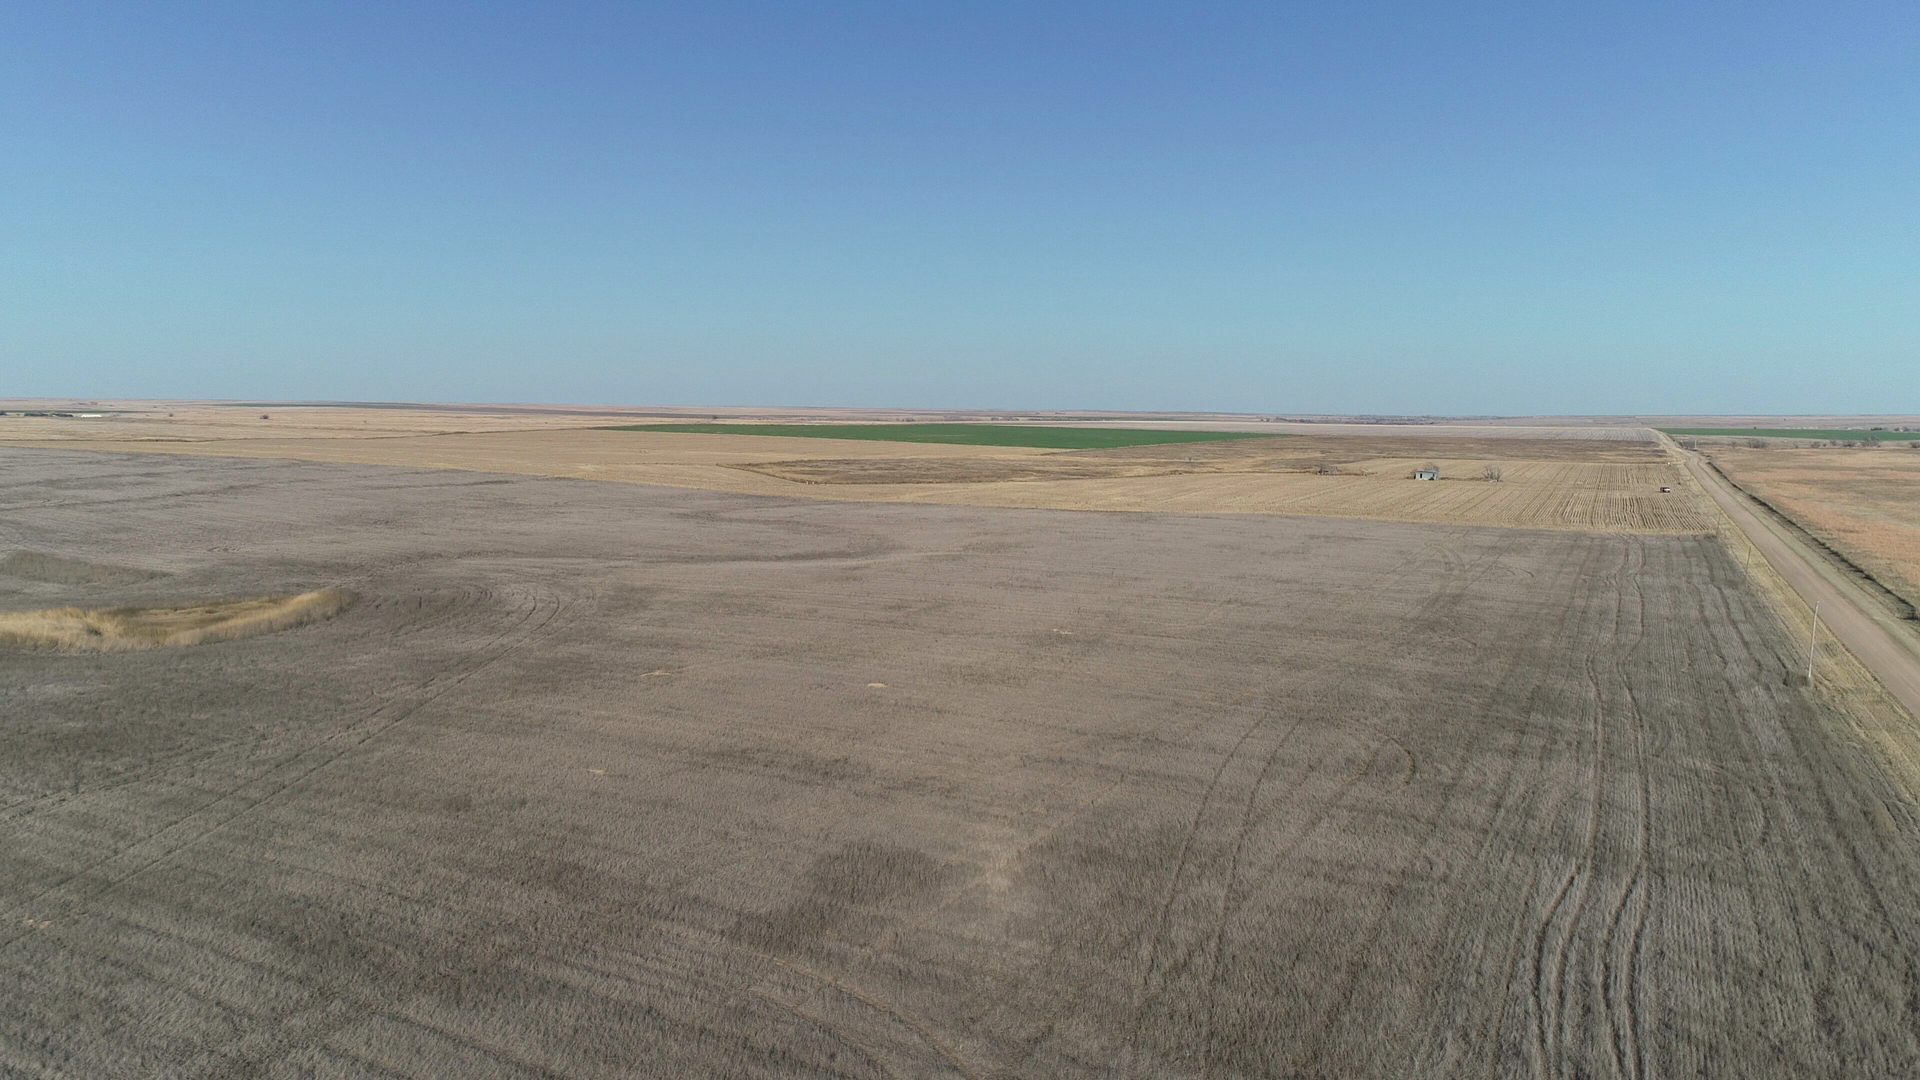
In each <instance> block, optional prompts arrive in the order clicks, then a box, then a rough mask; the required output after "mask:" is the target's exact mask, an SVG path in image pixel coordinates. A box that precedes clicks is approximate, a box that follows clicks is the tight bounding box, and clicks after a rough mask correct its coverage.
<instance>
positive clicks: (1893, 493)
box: [1712, 447, 1920, 607]
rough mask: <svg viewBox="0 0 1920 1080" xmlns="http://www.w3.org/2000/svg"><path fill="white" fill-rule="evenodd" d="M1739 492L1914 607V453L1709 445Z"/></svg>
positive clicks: (1917, 505)
mask: <svg viewBox="0 0 1920 1080" xmlns="http://www.w3.org/2000/svg"><path fill="white" fill-rule="evenodd" d="M1712 456H1713V460H1714V462H1715V463H1716V464H1717V465H1719V466H1720V468H1721V469H1722V470H1723V471H1725V473H1726V474H1727V475H1728V476H1730V477H1732V478H1733V480H1734V482H1736V483H1738V484H1739V485H1740V486H1741V487H1743V488H1745V489H1747V490H1748V491H1750V492H1752V493H1753V494H1755V495H1758V496H1759V497H1761V498H1762V499H1765V500H1766V501H1767V502H1768V503H1770V504H1772V505H1773V506H1774V507H1775V508H1776V509H1778V510H1779V511H1780V512H1781V513H1783V514H1786V515H1787V516H1788V517H1790V518H1792V519H1793V520H1794V522H1795V523H1796V524H1798V525H1800V527H1802V528H1804V529H1806V530H1807V531H1808V532H1810V533H1812V534H1813V535H1814V536H1816V537H1818V538H1819V539H1820V540H1822V541H1823V542H1825V543H1826V544H1828V545H1829V546H1831V547H1833V548H1834V549H1835V550H1837V551H1839V552H1841V553H1842V554H1844V555H1846V556H1847V557H1848V558H1849V559H1851V560H1852V561H1853V562H1854V563H1855V564H1856V565H1858V566H1860V567H1862V568H1863V569H1865V570H1866V571H1867V572H1868V573H1870V574H1872V575H1873V576H1874V577H1875V578H1876V579H1877V580H1879V582H1880V583H1881V584H1882V585H1884V586H1886V587H1887V588H1888V589H1889V590H1891V591H1892V592H1894V593H1895V594H1897V595H1899V596H1900V597H1901V598H1902V599H1904V600H1906V602H1907V603H1909V604H1912V605H1914V606H1915V607H1920V451H1914V450H1906V449H1892V448H1882V449H1855V448H1838V447H1823V448H1820V449H1810V450H1800V449H1784V448H1783V449H1771V448H1770V449H1766V450H1754V449H1748V448H1736V447H1715V448H1714V450H1713V454H1712Z"/></svg>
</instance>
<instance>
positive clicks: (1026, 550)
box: [0, 433, 1920, 1078]
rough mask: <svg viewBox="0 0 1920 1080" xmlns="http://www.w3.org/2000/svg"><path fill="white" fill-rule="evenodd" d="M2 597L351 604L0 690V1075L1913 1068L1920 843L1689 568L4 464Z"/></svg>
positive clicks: (198, 471) (259, 470) (79, 464)
mask: <svg viewBox="0 0 1920 1080" xmlns="http://www.w3.org/2000/svg"><path fill="white" fill-rule="evenodd" d="M608 434H614V433H608ZM621 434H624V433H621ZM689 438H691V436H689ZM1916 456H1920V455H1916ZM1425 486H1426V487H1430V488H1440V487H1444V486H1445V485H1444V484H1428V485H1425ZM0 549H3V550H4V551H6V552H10V553H11V552H24V553H27V554H26V555H25V556H21V557H12V558H9V559H8V560H7V561H5V562H4V563H0V568H4V567H11V568H12V569H11V570H0V609H6V610H25V609H46V608H54V607H62V606H73V607H78V608H85V609H94V608H107V607H115V606H122V605H142V606H155V607H161V606H167V605H188V604H193V603H202V602H207V601H209V600H211V599H215V598H220V597H246V596H283V595H293V594H300V593H303V592H306V591H309V590H315V589H322V588H338V589H347V590H351V591H352V592H353V593H354V594H355V595H356V596H357V597H358V601H357V603H355V604H354V605H352V606H351V607H348V608H345V609H344V610H341V611H340V612H338V613H337V614H335V615H333V616H332V617H331V618H327V619H325V620H322V621H316V622H310V623H307V624H306V625H302V626H298V627H295V628H292V629H287V630H284V631H282V632H279V633H272V634H265V635H261V636H255V637H248V638H243V639H239V640H230V641H220V642H214V643H210V644H204V645H197V646H192V647H182V648H151V649H142V650H129V651H121V652H104V653H62V652H56V651H50V650H32V649H9V650H6V651H0V705H3V707H0V740H4V741H3V743H0V744H3V745H4V746H5V747H6V748H7V752H6V754H5V755H4V757H0V835H4V842H0V1073H3V1074H7V1075H19V1076H31V1077H41V1076H47V1077H51V1076H84V1077H112V1076H196V1077H199V1076H236V1077H238V1076H286V1077H292V1076H368V1077H373V1076H396V1075H397V1076H420V1077H426V1076H450V1075H462V1076H500V1077H521V1076H528V1077H575V1076H579V1077H594V1076H630V1075H640V1076H660V1077H685V1076H707V1075H711V1076H747V1077H753V1076H766V1077H773V1076H819V1077H885V1076H900V1077H909V1076H913V1077H917V1076H961V1077H977V1078H985V1077H990V1076H991V1077H1016V1076H1017V1077H1076V1076H1079V1077H1123V1076H1143V1077H1144V1076H1156V1077H1158V1076H1175V1077H1250V1076H1311V1077H1365V1076H1396V1077H1398V1076H1420V1077H1489V1076H1514V1077H1520V1076H1588V1077H1603V1076H1605V1077H1612V1076H1626V1077H1654V1076H1677V1075H1686V1076H1696V1075H1706V1076H1757V1075H1792V1076H1834V1077H1838V1076H1873V1075H1885V1076H1890V1075H1906V1074H1912V1073H1913V1072H1915V1071H1916V1069H1920V1012H1916V1009H1917V1008H1920V1006H1916V1001H1915V997H1914V993H1913V988H1914V987H1915V986H1916V985H1920V931H1917V930H1916V929H1915V927H1916V926H1920V858H1916V855H1920V849H1917V847H1916V842H1917V841H1920V821H1916V818H1915V815H1914V813H1913V811H1912V809H1911V808H1910V806H1909V804H1908V803H1907V802H1905V801H1904V799H1903V798H1902V797H1901V796H1900V795H1899V794H1898V791H1897V788H1896V785H1895V783H1894V781H1893V779H1892V778H1891V776H1890V774H1889V772H1888V769H1887V767H1886V766H1885V765H1884V764H1883V762H1882V761H1881V759H1880V758H1879V757H1878V756H1876V754H1875V753H1874V752H1873V751H1871V750H1870V749H1868V748H1867V747H1866V746H1865V745H1864V744H1863V743H1862V741H1861V740H1860V739H1859V737H1858V736H1856V735H1855V734H1854V732H1853V729H1852V728H1851V727H1850V726H1849V724H1848V723H1847V721H1846V719H1845V718H1844V717H1842V716H1840V715H1839V714H1837V713H1836V712H1835V711H1834V710H1833V709H1832V708H1831V707H1830V706H1829V705H1828V704H1826V703H1825V701H1824V700H1823V699H1821V698H1820V697H1818V696H1816V695H1814V694H1813V693H1812V692H1811V691H1810V690H1809V689H1807V688H1805V687H1797V686H1792V685H1789V679H1788V674H1789V672H1790V671H1791V669H1792V668H1793V667H1794V665H1795V664H1796V657H1797V650H1796V645H1795V642H1794V641H1793V640H1792V639H1791V637H1790V635H1789V634H1787V633H1786V632H1785V630H1784V629H1783V628H1782V626H1781V625H1780V623H1779V622H1778V621H1777V620H1776V619H1775V617H1774V616H1773V615H1772V613H1771V611H1770V609H1769V608H1767V607H1766V606H1765V604H1764V603H1763V602H1762V601H1761V600H1760V599H1759V598H1758V597H1757V596H1756V594H1755V593H1754V592H1753V591H1752V590H1751V588H1750V586H1749V585H1748V584H1747V581H1746V579H1745V578H1743V577H1742V575H1741V573H1740V568H1739V563H1738V561H1737V560H1735V559H1732V558H1730V557H1729V556H1728V554H1727V553H1726V552H1725V550H1724V549H1723V548H1722V547H1721V546H1720V544H1719V541H1718V540H1717V539H1716V538H1715V537H1713V536H1709V535H1696V534H1685V533H1666V534H1662V533H1650V532H1593V531H1575V530H1568V529H1561V530H1521V529H1494V528H1468V527H1460V526H1450V525H1435V524H1419V523H1408V522H1391V521H1368V520H1358V519H1340V518H1306V517H1289V516H1272V515H1247V514H1220V515H1204V514H1186V515H1177V514H1152V513H1136V514H1089V513H1076V512H1063V511H1052V510H1006V509H994V508H983V507H973V506H966V507H958V506H937V505H914V504H903V503H881V502H873V503H848V502H829V501H822V500H806V499H777V498H763V497H753V496H746V495H740V494H735V493H727V492H713V491H700V490H691V489H671V488H662V487H654V486H647V485H640V484H607V483H586V482H581V481H578V480H565V479H549V478H540V477H529V476H507V475H496V474H488V473H483V472H471V471H431V470H423V469H407V468H391V467H372V466H362V465H342V464H323V463H310V462H289V461H270V460H253V459H247V458H239V457H187V456H172V455H160V454H107V453H89V452H76V451H49V450H21V449H5V450H0Z"/></svg>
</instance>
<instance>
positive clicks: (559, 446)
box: [45, 414, 1714, 533]
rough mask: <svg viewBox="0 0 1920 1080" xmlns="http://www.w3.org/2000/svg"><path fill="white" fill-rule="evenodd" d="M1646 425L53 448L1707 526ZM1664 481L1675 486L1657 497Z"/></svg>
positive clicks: (1574, 523) (793, 490)
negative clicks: (1139, 437)
mask: <svg viewBox="0 0 1920 1080" xmlns="http://www.w3.org/2000/svg"><path fill="white" fill-rule="evenodd" d="M403 415H404V414H403ZM69 423H75V422H69ZM948 426H966V425H948ZM1302 426H1307V425H1302ZM103 430H104V429H103ZM329 430H334V429H329ZM1031 430H1044V429H1038V428H1035V429H1031ZM1086 430H1088V431H1098V430H1102V429H1097V428H1089V429H1086ZM1070 434H1077V433H1075V432H1070ZM1188 434H1193V433H1191V432H1189V433H1188ZM1200 434H1206V433H1204V432H1203V433H1200ZM1641 434H1642V435H1643V436H1646V437H1645V438H1641V439H1625V438H1570V437H1557V438H1528V437H1522V436H1520V435H1508V436H1501V437H1494V436H1470V435H1459V434H1456V435H1436V434H1424V435H1410V434H1404V433H1400V432H1398V431H1397V430H1395V429H1393V428H1390V427H1383V428H1381V429H1380V430H1378V431H1375V432H1371V433H1367V434H1304V435H1297V436H1294V437H1289V438H1239V439H1233V440H1226V441H1215V442H1199V443H1187V444H1179V445H1147V446H1126V447H1114V448H1103V449H1080V450H1061V449H1048V448H1045V447H1032V446H994V445H939V446H935V445H925V444H916V443H905V442H885V441H874V440H865V439H824V438H792V437H782V436H770V435H733V434H725V433H719V434H689V433H686V432H680V431H658V430H618V431H611V430H600V429H583V428H575V429H558V430H556V429H545V430H528V431H481V432H464V433H447V434H439V435H405V434H402V435H394V434H382V435H379V436H374V437H366V438H355V437H348V436H345V435H340V434H337V433H336V434H334V435H330V436H328V437H316V438H273V437H267V436H253V437H248V438H239V437H230V436H223V437H213V436H211V435H210V436H208V437H207V439H206V441H200V442H170V441H144V442H142V441H121V442H115V441H103V442H99V443H71V442H70V443H49V444H45V445H61V446H73V447H82V446H84V447H97V448H106V449H129V450H133V449H138V450H144V451H147V452H159V453H192V454H206V455H217V456H235V457H254V458H289V459H298V460H308V461H330V462H343V463H344V462H352V463H360V464H379V465H408V466H421V467H429V468H442V469H471V470H478V471H487V472H500V473H511V474H520V475H537V476H567V477H576V478H580V479H590V480H612V481H623V482H629V483H646V484H666V485H672V486H676V487H695V488H704V489H708V490H714V491H735V492H741V493H743V494H756V495H786V496H800V497H804V498H826V499H833V500H836V501H860V502H915V503H941V504H947V505H958V506H1003V507H1030V508H1044V509H1061V510H1109V511H1153V510H1172V511H1180V512H1188V513H1247V514H1315V515H1322V516H1331V517H1358V518H1367V519H1373V520H1386V521H1423V522H1431V523H1436V524H1452V525H1492V526H1506V527H1519V528H1539V529H1602V530H1617V531H1628V532H1676V533H1694V532H1710V531H1712V530H1713V527H1714V526H1713V525H1712V524H1711V520H1712V516H1713V512H1712V510H1711V509H1710V508H1709V507H1708V506H1707V504H1706V503H1705V501H1704V498H1703V497H1701V496H1699V495H1698V492H1697V491H1696V490H1695V489H1694V486H1693V484H1692V482H1691V481H1690V480H1688V479H1687V477H1686V473H1685V470H1684V469H1682V468H1680V467H1679V465H1678V464H1677V463H1676V462H1675V461H1674V460H1673V459H1671V458H1670V457H1669V456H1668V452H1667V450H1666V449H1665V448H1664V447H1662V446H1661V445H1659V444H1657V443H1655V442H1653V441H1651V434H1650V433H1649V432H1646V431H1644V430H1643V431H1642V432H1641ZM1425 465H1436V466H1438V467H1439V468H1440V471H1441V477H1442V479H1441V480H1440V481H1439V482H1438V483H1436V484H1424V483H1415V482H1413V481H1411V480H1410V479H1409V477H1410V475H1411V473H1412V472H1413V470H1414V469H1417V468H1420V467H1422V466H1425ZM1489 467H1492V468H1495V469H1497V470H1499V471H1500V473H1501V475H1502V480H1501V481H1500V482H1498V483H1493V482H1490V481H1487V480H1485V479H1484V475H1485V470H1486V469H1488V468H1489ZM1662 487H1671V488H1673V489H1674V491H1673V492H1671V493H1662V492H1661V491H1660V489H1661V488H1662Z"/></svg>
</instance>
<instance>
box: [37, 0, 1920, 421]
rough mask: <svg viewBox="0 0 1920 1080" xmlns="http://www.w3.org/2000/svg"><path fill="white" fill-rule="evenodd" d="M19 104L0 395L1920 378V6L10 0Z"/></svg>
mask: <svg viewBox="0 0 1920 1080" xmlns="http://www.w3.org/2000/svg"><path fill="white" fill-rule="evenodd" d="M401 8H404V9H405V10H404V11H402V10H399V9H401ZM0 98H4V101H5V102H6V104H5V106H4V107H0V396H18V395H62V396H64V395H87V396H169V397H179V396H193V397H227V398H327V399H357V400H364V399H387V400H400V399H404V400H463V401H575V402H621V403H686V404H736V403H737V404H807V405H871V406H887V405H902V406H952V407H968V406H973V407H1002V406H1005V407H1030V408H1040V407H1084V408H1094V409H1102V408H1170V409H1173V408H1202V409H1257V410H1271V411H1288V412H1348V411H1361V412H1396V413H1413V412H1435V413H1531V412H1579V413H1593V412H1694V411H1706V412H1723V411H1735V412H1749V411H1753V412H1798V411H1835V412H1863V411H1920V5H1916V4H1915V3H1914V2H1913V0H1902V2H1896V3H1884V4H1846V3H1838V4H1812V3H1805V2H1796V3H1698V4H1672V3H1650V4H1644V5H1632V4H1537V3H1525V4H1520V3H1515V4H1499V5H1494V4H1481V5H1465V4H1418V5H1415V4H1404V5H1390V4H1375V5H1346V4H1322V3H1297V4H1276V3H1263V4H1249V5H1245V6H1226V5H1215V6H1202V5H1190V4H1174V3H1169V4H1165V5H1134V4H1110V3H1098V4H1096V3H1084V4H1065V3H1062V4H1045V3H1041V4H1006V5H995V4H985V3H953V4H916V3H898V2H894V3H874V4H855V5H826V4H823V5H817V6H816V5H802V4H777V5H775V4H769V5H765V6H725V5H722V4H702V5H698V6H697V7H696V6H693V5H686V6H662V5H646V4H604V5H600V4H565V3H558V2H540V3H529V4H524V5H515V4H466V3H462V4H451V3H448V4H428V3H416V4H411V5H404V4H367V5H355V4H346V3H328V4H314V5H297V4H291V3H276V4H260V3H247V4H233V5H212V4H195V3H186V2H179V3H167V4H154V5H145V4H139V3H134V2H130V0H129V2H116V3H101V4H87V5H81V4H60V3H52V2H49V3H45V4H41V3H25V2H20V3H11V4H6V5H4V6H3V7H0Z"/></svg>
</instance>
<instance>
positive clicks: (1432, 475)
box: [1413, 469, 1440, 480]
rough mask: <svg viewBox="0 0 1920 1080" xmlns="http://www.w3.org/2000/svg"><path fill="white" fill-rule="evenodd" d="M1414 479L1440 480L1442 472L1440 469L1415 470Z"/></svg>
mask: <svg viewBox="0 0 1920 1080" xmlns="http://www.w3.org/2000/svg"><path fill="white" fill-rule="evenodd" d="M1413 478H1414V479H1415V480H1438V479H1440V470H1439V469H1415V470H1413Z"/></svg>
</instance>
